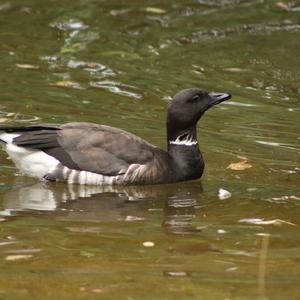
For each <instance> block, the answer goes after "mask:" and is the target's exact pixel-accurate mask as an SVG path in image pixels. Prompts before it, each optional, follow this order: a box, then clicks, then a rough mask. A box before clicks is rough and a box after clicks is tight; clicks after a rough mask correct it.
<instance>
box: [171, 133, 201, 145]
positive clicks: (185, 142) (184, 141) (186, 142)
mask: <svg viewBox="0 0 300 300" xmlns="http://www.w3.org/2000/svg"><path fill="white" fill-rule="evenodd" d="M169 143H170V144H171V145H183V146H194V145H197V144H198V142H197V141H196V140H194V139H193V136H192V135H187V136H186V137H185V138H184V139H182V138H181V136H178V137H177V138H176V140H175V141H169Z"/></svg>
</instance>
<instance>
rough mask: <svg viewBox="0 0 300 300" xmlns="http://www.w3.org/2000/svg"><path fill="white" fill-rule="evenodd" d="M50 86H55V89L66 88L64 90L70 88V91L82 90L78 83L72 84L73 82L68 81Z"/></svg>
mask: <svg viewBox="0 0 300 300" xmlns="http://www.w3.org/2000/svg"><path fill="white" fill-rule="evenodd" d="M50 85H51V86H55V87H66V88H72V89H82V87H81V85H80V84H79V83H77V82H74V81H69V80H62V81H57V82H55V83H51V84H50Z"/></svg>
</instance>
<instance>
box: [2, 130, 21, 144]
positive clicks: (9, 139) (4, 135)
mask: <svg viewBox="0 0 300 300" xmlns="http://www.w3.org/2000/svg"><path fill="white" fill-rule="evenodd" d="M18 136H20V134H17V133H6V132H3V133H1V134H0V140H2V141H4V142H5V143H8V144H11V143H12V142H13V139H14V138H16V137H18Z"/></svg>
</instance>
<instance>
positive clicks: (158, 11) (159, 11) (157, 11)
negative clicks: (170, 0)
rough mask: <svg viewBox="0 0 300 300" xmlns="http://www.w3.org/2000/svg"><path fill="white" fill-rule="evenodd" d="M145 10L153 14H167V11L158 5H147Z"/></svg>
mask: <svg viewBox="0 0 300 300" xmlns="http://www.w3.org/2000/svg"><path fill="white" fill-rule="evenodd" d="M145 11H146V12H148V13H152V14H165V13H166V11H165V10H164V9H161V8H158V7H146V8H145Z"/></svg>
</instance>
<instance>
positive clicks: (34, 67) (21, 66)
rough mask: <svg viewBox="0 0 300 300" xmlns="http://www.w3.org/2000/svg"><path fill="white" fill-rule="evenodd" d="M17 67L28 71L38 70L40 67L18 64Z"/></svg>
mask: <svg viewBox="0 0 300 300" xmlns="http://www.w3.org/2000/svg"><path fill="white" fill-rule="evenodd" d="M16 67H18V68H20V69H28V70H37V69H38V68H39V66H35V65H29V64H16Z"/></svg>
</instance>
